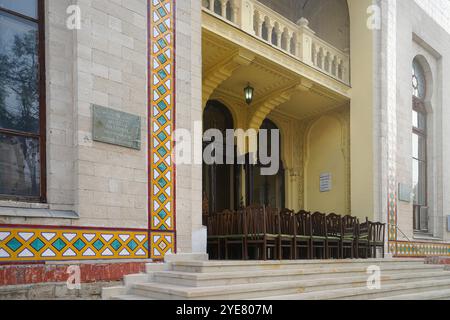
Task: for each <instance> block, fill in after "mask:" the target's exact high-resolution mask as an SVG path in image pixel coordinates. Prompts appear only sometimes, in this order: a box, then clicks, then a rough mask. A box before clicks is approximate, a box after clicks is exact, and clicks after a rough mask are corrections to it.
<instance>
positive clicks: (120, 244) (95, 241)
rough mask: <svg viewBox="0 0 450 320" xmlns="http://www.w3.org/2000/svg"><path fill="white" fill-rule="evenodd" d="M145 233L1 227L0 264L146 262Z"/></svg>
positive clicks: (146, 236)
mask: <svg viewBox="0 0 450 320" xmlns="http://www.w3.org/2000/svg"><path fill="white" fill-rule="evenodd" d="M148 240H149V239H148V232H147V231H126V230H120V231H117V230H115V231H112V230H111V231H110V230H95V229H82V230H80V229H76V230H75V229H62V228H58V229H56V228H45V227H1V228H0V262H20V261H33V262H35V261H57V260H58V261H60V260H61V261H62V260H98V259H102V260H103V259H105V260H110V259H147V258H148V256H149V255H148V252H149V250H148V247H149V244H148V243H149V241H148Z"/></svg>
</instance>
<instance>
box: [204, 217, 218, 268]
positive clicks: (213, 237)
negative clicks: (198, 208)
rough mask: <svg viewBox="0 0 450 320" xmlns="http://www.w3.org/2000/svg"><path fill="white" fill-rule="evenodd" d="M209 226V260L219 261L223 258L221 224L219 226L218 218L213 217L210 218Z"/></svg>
mask: <svg viewBox="0 0 450 320" xmlns="http://www.w3.org/2000/svg"><path fill="white" fill-rule="evenodd" d="M207 226H208V231H207V232H208V242H207V248H208V254H209V258H210V259H212V260H214V259H217V260H219V259H220V257H221V242H220V237H219V224H218V216H217V215H216V214H215V215H212V216H209V217H208V220H207Z"/></svg>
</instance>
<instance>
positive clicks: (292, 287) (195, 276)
mask: <svg viewBox="0 0 450 320" xmlns="http://www.w3.org/2000/svg"><path fill="white" fill-rule="evenodd" d="M174 257H175V256H174ZM374 271H375V272H377V271H379V275H380V277H379V280H380V282H379V284H380V286H379V287H378V288H369V286H368V280H369V277H370V276H371V275H373V272H374ZM124 283H125V285H124V286H123V287H113V288H105V289H104V290H103V298H104V299H115V300H234V299H248V300H253V299H257V300H266V299H268V300H334V299H337V300H349V299H354V300H363V299H364V300H367V299H399V300H400V299H401V300H408V299H411V300H420V299H423V300H425V299H436V300H438V299H439V300H440V299H450V272H449V271H445V269H444V266H442V265H430V264H425V263H424V260H423V259H371V260H313V261H207V258H206V257H204V256H200V259H197V260H188V259H183V258H182V257H181V258H180V257H178V258H176V259H168V261H166V262H165V263H161V264H149V265H147V272H146V273H145V274H139V275H130V276H126V277H125V279H124ZM370 284H371V287H372V286H373V285H374V283H370Z"/></svg>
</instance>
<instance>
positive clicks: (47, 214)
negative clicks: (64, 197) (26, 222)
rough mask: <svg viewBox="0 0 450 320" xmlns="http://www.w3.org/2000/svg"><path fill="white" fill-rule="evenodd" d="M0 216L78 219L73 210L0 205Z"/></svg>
mask: <svg viewBox="0 0 450 320" xmlns="http://www.w3.org/2000/svg"><path fill="white" fill-rule="evenodd" d="M0 216H3V217H21V218H57V219H80V216H79V215H78V213H76V212H75V211H63V210H50V209H48V208H22V207H19V208H18V207H5V206H1V205H0Z"/></svg>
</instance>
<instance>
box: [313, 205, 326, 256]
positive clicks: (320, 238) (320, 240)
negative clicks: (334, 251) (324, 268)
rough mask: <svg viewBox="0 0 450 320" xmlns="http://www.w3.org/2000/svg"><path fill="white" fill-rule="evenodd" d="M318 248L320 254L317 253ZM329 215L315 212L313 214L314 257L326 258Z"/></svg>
mask: <svg viewBox="0 0 450 320" xmlns="http://www.w3.org/2000/svg"><path fill="white" fill-rule="evenodd" d="M316 249H319V250H320V255H316V253H317V252H316V251H318V250H316ZM327 249H328V248H327V217H326V215H325V214H323V213H320V212H315V213H313V214H312V215H311V252H312V257H313V259H317V258H320V259H325V258H326V252H327V251H328V250H327Z"/></svg>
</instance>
